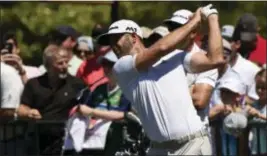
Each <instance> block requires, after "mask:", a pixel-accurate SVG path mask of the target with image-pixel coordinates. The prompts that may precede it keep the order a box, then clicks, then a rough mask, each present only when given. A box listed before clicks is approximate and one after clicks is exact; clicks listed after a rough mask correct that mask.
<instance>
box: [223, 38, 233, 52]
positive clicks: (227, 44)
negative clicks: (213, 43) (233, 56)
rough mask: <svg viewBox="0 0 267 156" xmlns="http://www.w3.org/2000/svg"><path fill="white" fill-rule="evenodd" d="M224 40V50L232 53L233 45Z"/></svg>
mask: <svg viewBox="0 0 267 156" xmlns="http://www.w3.org/2000/svg"><path fill="white" fill-rule="evenodd" d="M222 40H223V48H224V49H227V50H229V51H232V48H231V44H230V43H229V42H228V41H227V40H226V39H222Z"/></svg>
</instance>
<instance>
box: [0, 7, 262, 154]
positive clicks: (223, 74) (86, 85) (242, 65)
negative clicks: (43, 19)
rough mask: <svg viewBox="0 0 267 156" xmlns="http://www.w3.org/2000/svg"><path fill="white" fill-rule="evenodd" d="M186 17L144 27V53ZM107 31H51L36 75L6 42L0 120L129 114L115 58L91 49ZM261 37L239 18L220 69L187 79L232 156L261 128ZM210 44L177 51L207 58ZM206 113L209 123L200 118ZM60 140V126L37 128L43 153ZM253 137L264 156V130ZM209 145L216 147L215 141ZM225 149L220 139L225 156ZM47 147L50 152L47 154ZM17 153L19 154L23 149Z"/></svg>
mask: <svg viewBox="0 0 267 156" xmlns="http://www.w3.org/2000/svg"><path fill="white" fill-rule="evenodd" d="M191 14H192V12H190V11H188V10H178V11H177V12H175V13H174V16H173V17H172V18H170V19H168V20H165V21H164V22H163V24H162V25H160V26H158V27H156V28H154V29H150V28H148V27H142V31H143V36H144V38H145V39H144V42H145V45H146V46H147V47H148V46H151V45H153V44H154V43H155V42H157V41H158V40H159V39H161V38H162V37H164V36H166V35H168V34H169V32H171V31H173V30H175V29H176V28H179V27H181V26H183V25H184V24H185V23H186V22H187V21H186V20H184V19H183V20H181V19H179V17H185V19H189V17H190V16H191ZM177 17H178V18H177ZM107 30H108V29H107V28H106V27H105V26H103V25H101V24H96V25H95V27H94V28H93V29H92V32H91V34H89V33H88V34H80V33H78V31H77V30H75V29H74V28H73V27H71V26H69V25H61V26H58V27H56V28H55V30H53V31H52V32H51V36H52V38H51V39H50V42H49V43H48V45H47V47H46V48H45V49H44V50H43V62H40V64H41V65H40V66H39V67H33V66H28V65H25V64H23V60H22V58H21V57H20V48H19V43H17V39H16V36H15V35H14V34H6V35H5V36H4V38H3V45H2V46H1V47H2V48H1V107H0V108H1V109H0V118H1V119H5V120H13V119H16V120H17V119H27V120H29V119H30V120H59V121H61V120H62V121H63V120H66V119H68V117H69V112H70V110H71V109H72V108H73V107H75V106H76V105H78V104H79V102H83V103H86V104H87V105H88V107H80V108H79V109H80V112H81V113H82V114H83V115H92V114H93V116H95V117H96V118H97V117H98V118H104V119H106V120H118V119H121V118H123V116H124V114H123V113H121V112H129V111H131V112H134V113H135V110H134V109H133V108H131V104H130V103H129V102H128V100H127V99H126V98H125V97H124V96H123V94H122V91H121V90H120V88H119V86H118V84H117V82H116V80H115V79H114V76H113V74H112V67H113V65H114V64H115V63H116V61H117V60H118V58H117V56H116V55H115V54H114V52H113V51H112V49H111V48H110V47H109V46H101V45H99V44H97V37H98V36H99V35H101V34H103V33H105V32H106V31H107ZM259 30H260V26H259V25H258V22H257V18H256V17H255V16H254V15H252V14H244V15H242V16H241V17H240V18H239V20H238V21H237V23H236V25H235V26H233V25H228V24H225V25H222V27H221V35H222V37H223V49H224V59H225V60H226V64H225V65H224V66H223V67H221V68H218V69H214V70H210V71H207V72H203V73H198V74H191V73H187V80H188V87H189V89H190V92H191V96H192V100H193V103H194V106H195V108H196V110H197V112H198V114H199V116H200V118H201V120H202V121H203V122H204V123H205V124H206V126H207V128H208V129H209V131H210V132H211V135H213V133H214V129H213V128H212V127H211V126H210V125H211V123H212V122H220V121H221V125H220V127H221V128H220V132H221V136H222V138H225V136H228V137H229V138H230V140H229V144H230V154H231V155H236V154H237V151H236V146H237V137H239V136H240V134H241V133H242V132H243V130H244V129H245V128H246V127H247V126H248V121H255V122H264V120H266V113H267V112H266V109H267V106H266V105H267V99H266V63H265V62H266V40H265V39H264V38H263V37H262V36H261V35H260V34H259V33H258V32H259ZM208 37H209V36H207V35H205V33H203V34H201V33H199V32H192V33H191V34H190V35H189V37H188V39H187V42H188V43H190V44H184V45H186V46H183V45H179V46H178V47H179V48H180V49H183V50H186V51H188V52H189V53H194V52H195V51H198V49H200V48H201V49H204V50H206V51H208V46H207V45H208V44H212V42H209V41H208ZM173 83H175V82H173ZM177 83H179V82H177ZM177 89H179V88H177ZM84 90H88V93H89V94H91V93H95V94H97V96H94V98H93V101H92V100H89V101H88V100H86V97H85V98H84V97H83V98H82V100H81V99H78V97H79V94H80V93H81V91H84ZM89 94H88V96H89ZM86 95H87V94H86ZM107 110H108V111H107ZM106 111H107V112H106ZM207 112H208V116H205V115H204V114H205V113H207ZM2 129H3V126H0V132H1V134H0V138H1V140H0V151H1V148H4V143H3V138H4V136H3V131H2ZM6 135H7V134H6ZM63 136H64V126H62V125H59V126H53V127H50V126H47V125H46V126H43V127H41V128H40V143H39V144H40V150H41V152H42V153H43V154H51V153H52V154H58V153H60V151H61V146H62V144H60V143H55V142H58V141H59V140H62V137H63ZM259 136H260V138H257V135H256V130H255V129H251V132H250V134H249V145H250V148H251V149H250V151H251V153H252V154H256V151H257V139H259V140H260V146H261V148H260V149H261V151H260V153H261V154H265V155H266V154H267V141H266V140H267V139H266V137H267V131H266V129H264V128H262V129H260V135H259ZM17 138H18V135H13V136H12V135H11V134H10V136H9V137H8V142H5V143H6V144H8V149H9V150H8V152H11V153H12V152H14V151H12V145H13V144H14V140H17ZM211 138H212V141H213V142H214V144H215V142H216V138H214V137H212V136H211ZM225 142H226V140H225V139H222V143H223V151H222V152H223V154H224V155H226V147H225ZM18 143H19V142H16V144H18ZM109 144H110V143H109ZM111 144H112V143H111ZM51 145H53V148H48V147H49V146H51ZM113 145H114V144H113ZM17 147H18V148H17V149H16V150H18V151H19V152H21V150H23V149H24V148H25V147H24V146H17ZM114 148H119V147H114ZM215 151H216V150H215V147H214V152H215ZM24 152H25V150H24ZM32 152H34V151H32ZM113 152H114V151H113ZM33 154H34V153H33ZM0 155H1V152H0Z"/></svg>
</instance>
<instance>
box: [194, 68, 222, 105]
mask: <svg viewBox="0 0 267 156" xmlns="http://www.w3.org/2000/svg"><path fill="white" fill-rule="evenodd" d="M217 78H218V71H217V69H214V70H209V71H206V72H203V73H200V74H198V77H197V80H196V82H195V84H194V86H193V87H192V89H191V96H192V100H193V103H194V106H195V107H196V109H197V110H200V109H204V108H206V106H207V105H208V104H209V102H210V99H211V95H212V92H213V88H214V87H215V83H216V81H217Z"/></svg>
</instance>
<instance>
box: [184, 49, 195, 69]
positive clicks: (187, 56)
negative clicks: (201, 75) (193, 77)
mask: <svg viewBox="0 0 267 156" xmlns="http://www.w3.org/2000/svg"><path fill="white" fill-rule="evenodd" d="M195 53H196V52H190V53H185V56H184V61H183V64H184V68H185V70H186V71H187V72H188V73H193V72H192V69H191V59H192V56H193V55H194V54H195Z"/></svg>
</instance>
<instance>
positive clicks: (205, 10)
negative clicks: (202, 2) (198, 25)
mask: <svg viewBox="0 0 267 156" xmlns="http://www.w3.org/2000/svg"><path fill="white" fill-rule="evenodd" d="M212 6H213V5H212V4H209V5H207V6H204V7H203V8H202V9H201V13H202V15H203V16H204V18H205V19H207V18H208V17H209V16H210V15H212V14H218V11H217V9H215V8H212Z"/></svg>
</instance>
